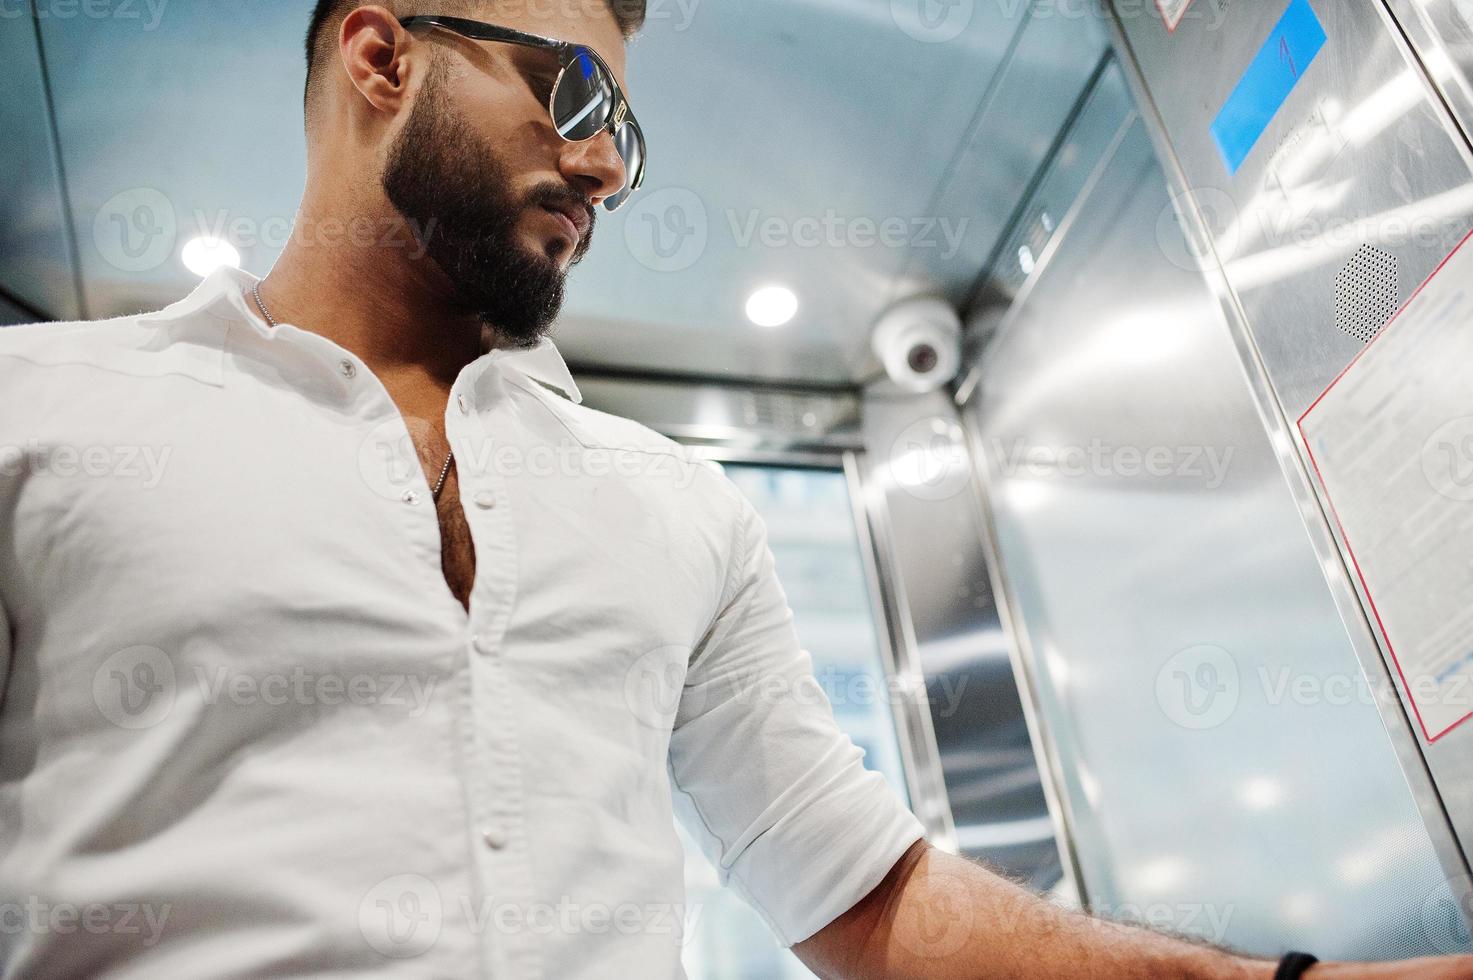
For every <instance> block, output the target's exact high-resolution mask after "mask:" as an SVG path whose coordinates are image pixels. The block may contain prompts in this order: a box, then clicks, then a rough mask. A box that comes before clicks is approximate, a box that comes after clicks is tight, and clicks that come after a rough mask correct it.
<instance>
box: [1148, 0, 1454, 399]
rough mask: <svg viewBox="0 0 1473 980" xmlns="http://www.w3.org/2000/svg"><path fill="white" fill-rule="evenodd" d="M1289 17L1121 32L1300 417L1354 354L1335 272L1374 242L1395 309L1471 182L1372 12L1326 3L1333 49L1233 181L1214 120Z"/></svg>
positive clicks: (1268, 12) (1449, 234)
mask: <svg viewBox="0 0 1473 980" xmlns="http://www.w3.org/2000/svg"><path fill="white" fill-rule="evenodd" d="M1287 7H1288V4H1287V0H1276V2H1272V3H1260V4H1234V5H1233V6H1232V7H1230V8H1228V9H1227V10H1226V11H1224V12H1222V15H1221V16H1222V19H1221V23H1219V24H1218V25H1217V26H1216V28H1215V29H1214V28H1213V26H1212V25H1211V24H1210V23H1208V22H1200V21H1198V22H1193V21H1188V22H1186V23H1184V24H1183V25H1182V27H1181V28H1180V29H1179V30H1178V31H1177V32H1176V33H1175V34H1173V35H1169V36H1168V35H1167V34H1166V33H1165V32H1164V31H1163V30H1161V29H1160V25H1159V24H1153V23H1151V22H1150V21H1149V19H1147V18H1141V17H1126V18H1123V19H1122V21H1121V24H1122V28H1123V30H1124V32H1125V36H1126V38H1127V40H1128V43H1129V44H1130V48H1131V53H1132V54H1133V56H1134V58H1135V60H1136V62H1137V63H1138V65H1139V69H1140V72H1141V75H1142V77H1143V79H1144V81H1145V84H1146V86H1147V88H1148V89H1149V91H1150V93H1151V95H1152V98H1153V102H1154V109H1155V110H1156V112H1157V113H1159V115H1160V117H1161V120H1162V123H1163V126H1164V128H1165V131H1166V133H1167V135H1168V136H1169V138H1170V140H1171V146H1172V149H1173V150H1174V151H1175V157H1176V162H1177V163H1178V164H1179V165H1180V167H1181V170H1182V173H1183V176H1184V179H1185V181H1186V182H1187V184H1188V186H1189V187H1190V190H1191V192H1192V194H1193V195H1194V197H1195V198H1196V200H1197V201H1198V203H1199V205H1200V207H1201V209H1202V210H1203V211H1204V212H1205V213H1206V216H1207V220H1208V223H1209V224H1210V226H1211V228H1212V231H1213V232H1214V241H1213V242H1212V248H1213V252H1214V253H1215V256H1216V259H1217V260H1218V261H1220V262H1221V263H1222V265H1223V267H1224V269H1225V271H1226V274H1227V279H1228V281H1229V283H1230V285H1231V286H1232V288H1233V290H1234V292H1235V294H1236V296H1237V299H1238V301H1239V302H1240V303H1241V304H1242V308H1243V311H1244V313H1245V314H1246V316H1247V322H1248V326H1249V328H1250V330H1251V331H1252V334H1253V339H1254V341H1255V343H1256V345H1257V349H1258V351H1259V352H1260V353H1261V355H1262V358H1263V364H1264V368H1265V370H1266V371H1267V372H1268V376H1269V380H1270V381H1271V382H1272V383H1273V386H1274V390H1275V391H1276V392H1277V394H1278V397H1279V400H1280V402H1281V403H1282V405H1283V408H1284V410H1285V411H1286V412H1287V413H1288V414H1289V415H1290V416H1291V417H1298V415H1299V414H1300V413H1301V412H1303V411H1304V409H1305V408H1307V407H1309V404H1310V403H1311V402H1312V401H1314V399H1315V398H1316V396H1318V395H1319V393H1320V392H1322V391H1324V389H1325V387H1326V386H1327V385H1328V384H1329V383H1330V382H1331V381H1332V380H1334V378H1335V376H1336V375H1337V374H1339V373H1340V370H1341V369H1342V368H1344V367H1345V365H1346V364H1347V363H1348V362H1349V361H1350V359H1351V358H1352V357H1353V356H1355V354H1356V352H1357V351H1359V350H1360V349H1361V347H1362V346H1363V344H1362V343H1360V342H1359V341H1357V340H1356V339H1355V338H1353V337H1349V336H1347V335H1346V334H1345V333H1343V332H1341V331H1340V330H1339V329H1337V328H1336V326H1335V292H1334V278H1335V274H1336V273H1337V272H1338V271H1340V269H1342V268H1343V267H1344V266H1345V265H1346V263H1347V262H1349V261H1350V259H1351V257H1352V255H1353V254H1354V253H1355V251H1356V249H1358V248H1360V247H1361V246H1362V245H1366V244H1370V245H1373V246H1376V247H1377V248H1380V249H1381V250H1383V251H1385V252H1388V253H1390V254H1391V255H1393V256H1395V257H1396V258H1397V260H1398V261H1399V263H1400V266H1401V272H1402V275H1401V292H1400V295H1399V300H1402V301H1404V300H1405V299H1406V298H1407V297H1408V296H1409V295H1410V293H1411V290H1412V289H1413V288H1415V287H1416V284H1417V283H1419V282H1421V281H1422V280H1423V279H1424V278H1425V277H1426V276H1427V275H1428V274H1429V273H1430V272H1431V271H1432V270H1433V269H1434V268H1435V267H1436V266H1437V263H1438V262H1440V261H1441V260H1442V258H1443V257H1444V256H1446V255H1447V253H1448V252H1450V251H1451V250H1452V248H1453V247H1454V246H1455V245H1457V243H1458V242H1459V241H1461V240H1462V238H1463V236H1464V235H1465V234H1466V233H1467V231H1468V229H1469V227H1473V181H1470V179H1469V178H1470V173H1469V167H1468V163H1467V160H1466V153H1467V149H1466V146H1464V145H1463V144H1462V142H1461V141H1460V140H1455V139H1454V138H1453V137H1452V136H1451V135H1450V134H1449V132H1448V129H1447V127H1446V126H1445V115H1444V114H1443V111H1442V109H1441V108H1440V107H1439V106H1436V105H1434V103H1433V102H1432V100H1431V99H1429V98H1428V89H1427V86H1426V83H1425V81H1424V79H1423V76H1422V74H1421V72H1420V70H1419V69H1418V68H1417V66H1416V65H1415V64H1414V63H1413V62H1411V61H1410V60H1409V59H1408V58H1407V56H1406V54H1405V52H1404V51H1403V49H1402V45H1401V42H1400V41H1399V40H1398V38H1397V37H1396V36H1395V35H1394V33H1393V32H1392V31H1389V30H1387V25H1386V22H1385V19H1384V14H1383V13H1382V12H1379V11H1378V9H1377V8H1378V4H1376V3H1329V2H1326V0H1314V2H1313V3H1312V8H1313V10H1314V11H1315V12H1316V13H1317V15H1318V19H1319V20H1320V21H1321V22H1322V23H1323V26H1324V30H1325V32H1326V33H1327V35H1328V37H1329V40H1328V42H1326V44H1325V45H1324V48H1323V50H1321V51H1319V52H1318V54H1317V56H1316V57H1315V59H1314V60H1313V62H1312V63H1310V64H1309V65H1308V66H1307V67H1304V68H1303V69H1302V76H1301V77H1300V78H1299V79H1298V81H1297V85H1296V86H1295V87H1294V89H1293V91H1292V92H1291V93H1290V94H1289V95H1288V96H1287V98H1286V99H1285V101H1284V103H1283V106H1282V108H1280V109H1279V110H1278V111H1277V113H1276V114H1275V115H1274V116H1273V118H1272V120H1271V121H1270V122H1269V123H1268V124H1267V126H1266V130H1265V132H1264V134H1263V135H1262V136H1261V137H1260V138H1259V139H1258V140H1257V142H1256V144H1255V145H1254V147H1253V148H1252V151H1251V152H1249V153H1248V155H1247V157H1246V159H1245V160H1244V162H1243V165H1242V167H1241V169H1240V170H1238V172H1237V173H1236V174H1235V175H1232V176H1230V175H1229V174H1228V172H1227V169H1226V168H1225V167H1224V164H1223V160H1222V158H1221V156H1220V155H1219V153H1218V149H1217V147H1216V145H1215V144H1214V142H1213V140H1212V136H1211V133H1210V128H1211V124H1212V118H1213V116H1214V115H1215V114H1216V112H1217V111H1218V109H1219V108H1220V107H1222V106H1224V105H1226V104H1227V103H1228V101H1229V99H1230V98H1231V95H1232V92H1233V90H1234V88H1235V86H1236V85H1237V84H1238V82H1239V80H1240V79H1241V78H1242V77H1243V76H1244V74H1245V73H1246V72H1248V71H1250V66H1251V65H1252V64H1253V62H1254V57H1255V55H1256V54H1257V53H1258V51H1259V50H1260V47H1261V45H1262V44H1263V43H1264V40H1265V38H1268V37H1269V36H1270V34H1271V33H1272V32H1273V31H1274V29H1275V27H1276V25H1277V24H1278V22H1279V20H1280V18H1281V17H1282V16H1283V14H1284V12H1285V10H1286V9H1287ZM1282 67H1283V70H1285V71H1289V70H1290V68H1289V66H1288V65H1287V64H1285V65H1283V66H1282ZM1294 67H1295V68H1296V69H1297V68H1298V66H1297V65H1295V66H1294ZM1181 257H1182V260H1183V261H1188V260H1191V258H1192V256H1191V254H1190V252H1188V251H1185V250H1183V252H1182V253H1181Z"/></svg>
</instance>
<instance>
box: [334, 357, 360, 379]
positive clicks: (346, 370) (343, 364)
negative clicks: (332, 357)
mask: <svg viewBox="0 0 1473 980" xmlns="http://www.w3.org/2000/svg"><path fill="white" fill-rule="evenodd" d="M338 368H339V369H340V370H341V371H342V372H343V377H345V378H347V379H349V380H352V379H353V378H355V377H357V376H358V366H357V365H356V364H354V363H353V362H352V361H350V360H348V359H347V358H346V357H345V358H343V359H342V360H341V361H339V362H338Z"/></svg>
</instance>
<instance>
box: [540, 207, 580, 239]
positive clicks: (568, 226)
mask: <svg viewBox="0 0 1473 980" xmlns="http://www.w3.org/2000/svg"><path fill="white" fill-rule="evenodd" d="M544 210H546V211H547V213H548V214H550V215H552V216H553V217H554V218H556V219H557V221H558V224H560V225H562V227H563V231H564V233H565V234H566V235H567V236H568V238H569V239H570V240H571V241H572V242H573V245H574V247H577V245H578V243H579V242H581V241H582V240H583V234H584V232H583V229H584V224H583V222H582V221H580V220H577V219H575V218H574V217H573V216H572V215H571V214H570V213H569V211H564V210H562V209H560V208H553V207H546V206H544Z"/></svg>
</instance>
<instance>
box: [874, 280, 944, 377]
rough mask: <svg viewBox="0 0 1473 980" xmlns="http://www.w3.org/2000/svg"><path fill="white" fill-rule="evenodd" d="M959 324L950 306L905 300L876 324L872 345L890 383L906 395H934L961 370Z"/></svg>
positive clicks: (933, 301)
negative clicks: (909, 393) (907, 392)
mask: <svg viewBox="0 0 1473 980" xmlns="http://www.w3.org/2000/svg"><path fill="white" fill-rule="evenodd" d="M961 337H962V323H961V317H960V316H958V315H957V312H956V310H955V309H953V308H952V306H951V304H950V303H948V302H946V301H945V300H943V299H939V298H935V297H919V298H916V299H908V300H905V301H904V302H901V303H899V304H897V305H896V306H894V307H892V308H891V309H890V310H889V311H888V312H886V313H885V315H884V316H882V317H880V320H879V322H878V323H876V324H875V332H874V336H873V337H872V338H871V343H872V345H873V347H874V351H875V356H876V357H878V358H879V359H880V363H882V364H883V365H884V366H885V373H886V374H887V375H889V377H890V380H891V381H893V382H894V383H895V384H896V385H897V386H898V387H900V388H901V389H903V390H905V391H912V392H918V393H919V392H927V391H935V390H936V389H937V388H940V387H941V386H942V385H944V384H946V383H947V382H948V381H950V380H951V379H953V378H955V377H956V373H957V371H958V369H960V367H961V362H962V352H961Z"/></svg>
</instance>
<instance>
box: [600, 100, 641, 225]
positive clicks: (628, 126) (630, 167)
mask: <svg viewBox="0 0 1473 980" xmlns="http://www.w3.org/2000/svg"><path fill="white" fill-rule="evenodd" d="M614 148H615V149H616V150H618V151H619V159H621V160H623V161H624V187H623V189H622V190H620V191H619V193H617V194H614V195H612V196H610V197H607V198H605V199H604V207H606V208H608V209H609V210H610V211H615V210H618V208H619V206H620V205H622V204H623V203H624V202H625V201H627V200H629V195H631V194H633V193H634V189H635V188H636V187H638V186H639V183H640V180H641V178H643V177H644V137H643V134H641V133H640V131H639V124H638V123H635V122H632V121H631V122H626V123H624V125H622V126H620V127H619V131H618V132H617V133H615V134H614Z"/></svg>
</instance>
